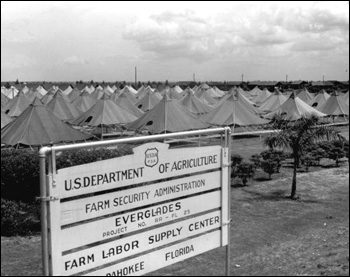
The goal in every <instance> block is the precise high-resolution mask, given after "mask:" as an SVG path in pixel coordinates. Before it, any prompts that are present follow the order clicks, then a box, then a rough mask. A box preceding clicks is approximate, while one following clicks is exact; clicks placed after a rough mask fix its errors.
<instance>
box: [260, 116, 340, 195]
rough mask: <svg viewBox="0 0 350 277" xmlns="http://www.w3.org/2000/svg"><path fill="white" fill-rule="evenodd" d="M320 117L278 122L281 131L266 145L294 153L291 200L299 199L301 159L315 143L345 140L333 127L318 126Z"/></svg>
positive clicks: (275, 133) (271, 136)
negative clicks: (298, 182) (298, 181)
mask: <svg viewBox="0 0 350 277" xmlns="http://www.w3.org/2000/svg"><path fill="white" fill-rule="evenodd" d="M318 123H319V117H317V116H314V115H313V116H311V117H304V118H301V119H299V120H298V121H295V122H289V123H288V124H286V123H284V124H283V123H281V122H277V124H276V126H279V127H280V128H281V129H280V130H279V131H278V132H274V133H272V134H271V135H269V136H268V137H267V138H266V139H265V140H264V144H265V145H266V146H268V147H270V148H271V149H273V148H275V147H277V148H282V149H288V150H290V151H291V152H292V157H293V160H294V165H293V181H292V192H291V195H290V197H291V199H293V200H294V199H297V198H298V197H297V196H296V190H297V180H296V176H297V168H298V166H299V162H300V158H301V157H302V155H303V154H304V153H305V152H306V151H305V150H306V149H307V147H309V146H310V145H311V144H313V143H317V142H320V141H331V140H339V139H343V137H341V136H340V135H339V134H338V132H336V131H335V130H334V129H333V128H332V127H329V126H325V125H318Z"/></svg>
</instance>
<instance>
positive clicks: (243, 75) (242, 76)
mask: <svg viewBox="0 0 350 277" xmlns="http://www.w3.org/2000/svg"><path fill="white" fill-rule="evenodd" d="M243 76H244V75H243V74H242V83H243Z"/></svg>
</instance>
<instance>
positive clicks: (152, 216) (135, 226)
mask: <svg viewBox="0 0 350 277" xmlns="http://www.w3.org/2000/svg"><path fill="white" fill-rule="evenodd" d="M220 206H221V201H220V191H214V192H211V193H208V194H202V195H198V196H193V197H189V198H184V199H180V200H177V201H172V202H167V203H164V204H160V205H157V206H152V207H149V208H143V209H139V210H135V211H132V212H128V213H123V214H118V215H115V216H111V217H107V218H102V219H100V220H96V221H92V222H87V223H85V224H80V225H73V226H72V227H70V228H63V229H62V236H63V237H64V238H65V239H64V241H62V251H67V250H70V249H74V248H78V247H81V246H85V245H89V244H92V243H95V242H98V241H101V242H102V241H105V240H109V239H111V238H114V237H118V236H121V235H127V234H129V233H132V232H135V231H140V230H143V229H146V228H149V227H154V226H157V225H159V224H164V223H166V222H171V221H174V220H178V219H182V218H186V217H188V216H193V215H197V214H199V213H201V212H206V211H211V210H213V209H218V208H220ZM86 230H92V231H90V232H86ZM83 233H84V236H82V235H81V234H83Z"/></svg>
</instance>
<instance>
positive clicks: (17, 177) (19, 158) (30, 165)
mask: <svg viewBox="0 0 350 277" xmlns="http://www.w3.org/2000/svg"><path fill="white" fill-rule="evenodd" d="M39 184H40V179H39V157H38V154H37V152H32V151H26V150H15V149H5V150H1V197H3V198H5V199H9V200H16V201H23V202H27V203H30V202H33V201H34V200H35V197H36V196H39V195H40V185H39Z"/></svg>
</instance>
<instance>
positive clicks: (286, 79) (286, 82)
mask: <svg viewBox="0 0 350 277" xmlns="http://www.w3.org/2000/svg"><path fill="white" fill-rule="evenodd" d="M286 83H288V75H286Z"/></svg>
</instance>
